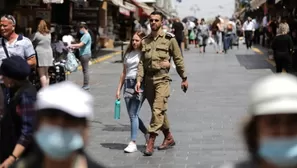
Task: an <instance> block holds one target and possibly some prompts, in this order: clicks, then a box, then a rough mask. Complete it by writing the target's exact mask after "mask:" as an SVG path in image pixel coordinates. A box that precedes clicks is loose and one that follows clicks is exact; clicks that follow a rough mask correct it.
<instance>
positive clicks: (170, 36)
mask: <svg viewBox="0 0 297 168" xmlns="http://www.w3.org/2000/svg"><path fill="white" fill-rule="evenodd" d="M165 36H166V37H169V38H174V37H175V35H174V34H173V33H170V32H166V34H165Z"/></svg>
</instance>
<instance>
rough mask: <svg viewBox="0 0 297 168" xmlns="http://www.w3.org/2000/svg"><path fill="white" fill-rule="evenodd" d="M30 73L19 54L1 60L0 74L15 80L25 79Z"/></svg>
mask: <svg viewBox="0 0 297 168" xmlns="http://www.w3.org/2000/svg"><path fill="white" fill-rule="evenodd" d="M30 73H31V68H30V66H29V64H28V63H27V61H26V60H25V59H23V58H22V57H19V56H12V57H9V58H6V59H4V60H3V61H2V64H1V67H0V74H1V75H3V76H6V77H9V78H11V79H15V80H25V79H26V78H27V77H28V76H29V75H30Z"/></svg>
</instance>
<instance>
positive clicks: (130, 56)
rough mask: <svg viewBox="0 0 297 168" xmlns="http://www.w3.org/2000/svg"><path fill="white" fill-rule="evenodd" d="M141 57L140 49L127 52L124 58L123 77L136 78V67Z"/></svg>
mask: <svg viewBox="0 0 297 168" xmlns="http://www.w3.org/2000/svg"><path fill="white" fill-rule="evenodd" d="M140 57H141V51H137V50H133V51H131V52H130V53H127V54H126V56H125V59H124V64H125V66H126V78H125V79H136V75H137V67H138V64H139V60H140Z"/></svg>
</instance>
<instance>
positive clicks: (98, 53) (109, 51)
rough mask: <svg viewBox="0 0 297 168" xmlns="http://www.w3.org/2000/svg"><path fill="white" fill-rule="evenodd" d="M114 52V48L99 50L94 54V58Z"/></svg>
mask: <svg viewBox="0 0 297 168" xmlns="http://www.w3.org/2000/svg"><path fill="white" fill-rule="evenodd" d="M114 52H115V51H114V50H98V51H96V52H94V53H93V54H92V55H93V56H92V58H99V57H102V56H105V55H108V54H112V53H114Z"/></svg>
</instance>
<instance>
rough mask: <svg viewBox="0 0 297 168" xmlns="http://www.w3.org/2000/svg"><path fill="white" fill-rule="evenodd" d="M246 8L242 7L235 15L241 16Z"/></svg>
mask: <svg viewBox="0 0 297 168" xmlns="http://www.w3.org/2000/svg"><path fill="white" fill-rule="evenodd" d="M245 10H246V9H245V8H242V9H240V10H239V11H237V12H235V15H236V16H237V17H239V16H241V15H242V14H243V13H244V12H245Z"/></svg>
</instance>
